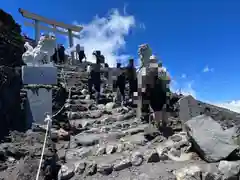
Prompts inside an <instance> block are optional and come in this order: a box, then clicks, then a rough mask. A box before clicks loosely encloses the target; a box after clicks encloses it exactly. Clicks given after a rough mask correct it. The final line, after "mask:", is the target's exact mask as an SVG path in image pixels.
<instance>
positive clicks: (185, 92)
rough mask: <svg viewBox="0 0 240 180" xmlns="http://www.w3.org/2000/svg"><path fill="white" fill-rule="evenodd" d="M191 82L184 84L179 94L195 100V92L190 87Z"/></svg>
mask: <svg viewBox="0 0 240 180" xmlns="http://www.w3.org/2000/svg"><path fill="white" fill-rule="evenodd" d="M192 84H193V82H188V83H186V84H185V85H184V86H183V88H181V93H182V94H183V95H191V96H193V97H194V98H197V94H196V91H195V90H194V89H193V87H192Z"/></svg>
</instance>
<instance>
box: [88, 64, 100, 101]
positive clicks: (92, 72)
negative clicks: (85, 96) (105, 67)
mask: <svg viewBox="0 0 240 180" xmlns="http://www.w3.org/2000/svg"><path fill="white" fill-rule="evenodd" d="M100 66H101V64H100V61H98V60H97V61H96V64H93V65H91V66H88V67H87V72H88V73H89V78H88V90H89V94H90V96H91V98H92V87H93V86H94V89H95V99H96V102H97V104H98V101H99V98H100V90H101V73H100Z"/></svg>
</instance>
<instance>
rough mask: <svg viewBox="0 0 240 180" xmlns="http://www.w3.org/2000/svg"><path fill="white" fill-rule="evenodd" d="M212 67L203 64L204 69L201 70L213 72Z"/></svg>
mask: <svg viewBox="0 0 240 180" xmlns="http://www.w3.org/2000/svg"><path fill="white" fill-rule="evenodd" d="M213 70H214V69H213V68H209V67H208V66H205V67H204V69H203V72H204V73H206V72H213Z"/></svg>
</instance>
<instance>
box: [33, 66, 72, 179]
mask: <svg viewBox="0 0 240 180" xmlns="http://www.w3.org/2000/svg"><path fill="white" fill-rule="evenodd" d="M61 75H62V77H63V79H64V84H65V87H66V84H67V81H66V77H65V73H64V71H63V70H62V71H61ZM68 91H69V92H68V98H70V97H71V88H69V90H68ZM64 108H65V104H64V105H63V106H62V107H61V108H60V109H59V110H58V111H57V112H56V113H55V114H54V115H52V116H50V115H49V114H46V118H45V120H44V121H45V122H47V127H46V133H45V137H44V142H43V147H42V153H41V158H40V161H39V166H38V171H37V175H36V180H38V179H39V176H40V172H41V167H42V162H43V156H44V152H45V148H46V143H47V138H48V135H50V136H51V127H52V118H54V117H56V116H57V115H58V114H59V113H61V112H62V110H63V109H64ZM69 144H70V143H69Z"/></svg>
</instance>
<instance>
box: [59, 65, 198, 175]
mask: <svg viewBox="0 0 240 180" xmlns="http://www.w3.org/2000/svg"><path fill="white" fill-rule="evenodd" d="M64 73H65V81H66V83H67V89H69V90H70V91H71V93H70V97H69V98H68V99H67V101H66V106H65V107H66V111H67V115H68V120H69V122H70V124H71V128H72V129H74V132H72V134H71V138H70V142H68V143H67V142H66V141H65V144H64V143H59V144H58V145H57V146H58V152H59V156H60V159H64V160H65V163H64V165H63V166H62V169H61V171H60V172H61V173H60V174H61V176H62V179H80V178H81V179H83V178H84V179H111V178H112V179H116V178H120V179H129V177H127V174H128V173H129V171H130V172H131V171H136V172H135V173H133V174H135V175H131V176H132V177H134V178H137V177H138V175H139V174H138V173H140V175H141V176H144V177H146V176H147V177H155V176H158V175H159V172H155V173H152V172H151V171H149V169H151V168H150V167H152V166H159V168H160V167H161V166H166V167H168V166H170V164H173V162H174V161H173V160H172V159H174V157H175V156H176V157H177V155H176V154H178V155H181V152H182V154H183V155H182V156H184V155H185V157H181V156H179V157H178V158H175V160H176V159H177V160H179V161H183V160H186V158H188V159H187V160H189V161H191V160H193V159H194V158H192V157H193V156H192V154H191V157H190V154H188V153H187V150H186V149H187V147H188V146H189V144H188V141H184V137H185V136H186V135H181V134H180V135H173V136H171V137H172V138H173V139H174V138H175V140H172V141H169V143H170V144H172V146H174V145H173V144H174V143H176V142H182V141H183V142H182V143H180V145H176V146H179V147H175V148H173V147H169V150H170V149H171V150H172V151H173V152H172V154H173V155H172V156H169V157H170V158H169V157H167V156H166V155H164V153H163V150H162V149H161V147H162V146H163V142H165V141H167V139H166V138H165V137H164V136H163V135H162V134H159V136H156V137H155V138H154V137H153V138H151V139H149V138H148V137H147V136H146V130H148V129H149V128H150V127H151V126H150V127H149V124H143V123H142V122H141V121H140V120H138V119H137V118H136V117H135V114H136V113H135V109H132V108H131V107H125V106H119V105H117V104H115V103H114V102H109V101H110V99H108V98H109V97H112V95H111V93H102V95H101V98H102V102H105V103H103V104H98V105H96V104H95V101H94V100H91V99H90V96H89V94H88V91H87V89H86V88H87V74H86V73H85V72H84V69H81V68H76V67H75V68H74V67H68V68H65V69H64ZM105 92H111V91H110V90H109V89H108V90H107V89H105ZM106 102H108V103H106ZM170 121H172V122H173V123H171V124H172V125H173V126H174V128H175V129H179V126H178V125H179V123H178V120H177V119H176V118H173V117H171V118H170ZM177 126H178V127H177ZM174 128H173V129H174ZM156 133H157V132H156ZM63 134H64V133H63ZM65 134H67V133H65ZM171 137H170V138H171ZM169 146H170V145H169ZM176 148H178V149H176ZM184 148H185V150H186V153H185V150H184ZM181 149H183V150H181ZM175 151H176V152H175ZM195 156H196V154H195ZM184 158H185V159H184ZM196 158H197V156H196ZM152 163H154V164H155V165H153V164H152ZM166 163H167V165H166ZM183 164H185V163H183ZM140 166H141V167H144V168H146V169H148V170H146V171H145V170H143V171H142V172H141V171H138V169H139V168H140ZM155 168H156V167H155ZM140 169H141V168H140ZM173 169H174V168H173ZM137 172H138V173H137ZM161 172H162V173H163V171H161ZM164 173H165V174H166V173H167V171H166V172H164ZM119 174H122V175H123V177H124V176H125V177H124V178H123V177H122V176H119V177H117V176H118V175H119ZM168 176H169V175H168ZM172 177H174V175H173V174H172Z"/></svg>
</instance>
